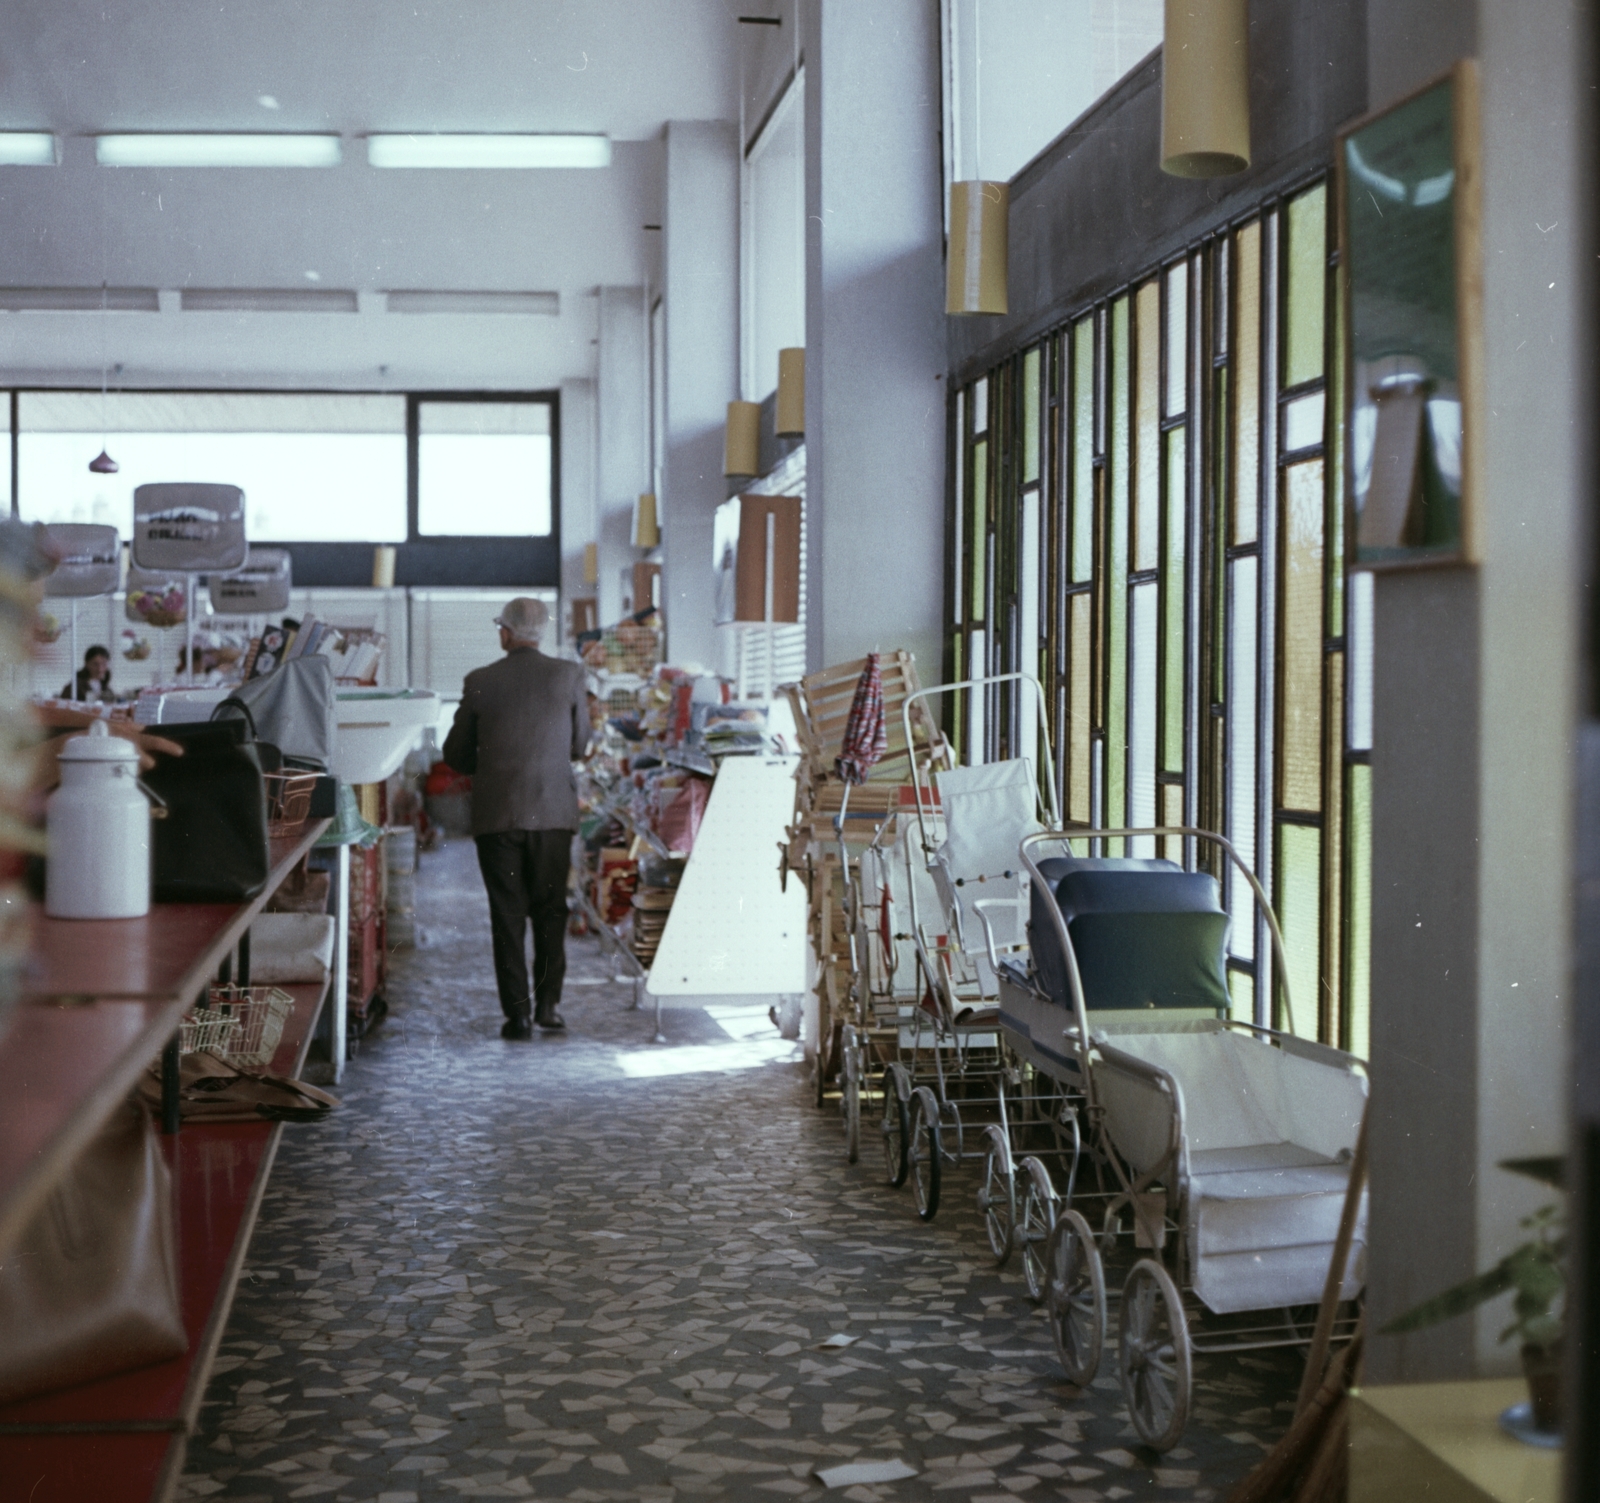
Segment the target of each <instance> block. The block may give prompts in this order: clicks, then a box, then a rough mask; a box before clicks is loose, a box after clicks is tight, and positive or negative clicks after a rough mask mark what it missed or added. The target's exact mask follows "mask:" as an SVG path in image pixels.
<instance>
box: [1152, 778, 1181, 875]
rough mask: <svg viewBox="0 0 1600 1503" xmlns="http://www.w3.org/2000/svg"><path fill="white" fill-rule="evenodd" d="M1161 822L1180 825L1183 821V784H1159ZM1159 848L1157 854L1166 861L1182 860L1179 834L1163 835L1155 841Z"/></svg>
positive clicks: (1168, 824)
mask: <svg viewBox="0 0 1600 1503" xmlns="http://www.w3.org/2000/svg"><path fill="white" fill-rule="evenodd" d="M1160 817H1161V823H1162V824H1164V825H1167V826H1173V825H1181V824H1182V823H1183V784H1182V783H1163V784H1162V785H1161V816H1160ZM1157 846H1158V847H1159V849H1158V850H1157V853H1156V854H1157V855H1159V856H1161V857H1162V859H1163V860H1166V861H1176V862H1179V863H1180V864H1181V863H1182V861H1183V837H1182V836H1181V835H1164V836H1162V838H1161V839H1160V840H1159V841H1158V842H1157Z"/></svg>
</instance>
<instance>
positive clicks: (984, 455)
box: [967, 440, 989, 621]
mask: <svg viewBox="0 0 1600 1503" xmlns="http://www.w3.org/2000/svg"><path fill="white" fill-rule="evenodd" d="M971 535H972V587H971V589H970V590H969V592H968V595H967V598H968V599H969V600H970V601H971V602H972V617H971V619H972V620H974V621H982V620H983V618H984V584H985V581H986V580H987V579H988V574H989V445H988V442H987V440H985V441H983V442H980V443H976V444H974V445H973V446H972V534H971Z"/></svg>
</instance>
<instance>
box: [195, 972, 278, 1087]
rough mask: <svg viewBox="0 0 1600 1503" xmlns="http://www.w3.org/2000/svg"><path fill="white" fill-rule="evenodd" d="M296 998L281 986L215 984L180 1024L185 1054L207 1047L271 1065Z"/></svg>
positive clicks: (243, 1061)
mask: <svg viewBox="0 0 1600 1503" xmlns="http://www.w3.org/2000/svg"><path fill="white" fill-rule="evenodd" d="M293 1011H294V998H293V997H291V996H290V995H289V994H288V992H286V991H284V990H283V989H282V988H281V987H277V986H213V987H212V988H211V989H210V990H209V991H208V992H207V994H206V1005H205V1006H204V1007H195V1008H191V1009H190V1011H189V1014H188V1016H187V1017H185V1018H184V1020H183V1022H182V1023H181V1024H180V1025H179V1028H178V1048H179V1050H180V1051H181V1052H183V1053H185V1054H192V1053H194V1052H195V1051H197V1050H201V1049H204V1050H206V1051H207V1052H208V1053H211V1054H215V1055H217V1056H218V1057H219V1058H221V1059H225V1060H228V1061H229V1062H230V1063H232V1064H236V1065H255V1066H257V1067H260V1066H263V1065H267V1064H270V1063H271V1062H272V1056H273V1055H274V1054H276V1053H277V1050H278V1045H279V1043H280V1042H281V1041H282V1039H283V1026H284V1024H285V1023H286V1022H287V1021H288V1019H289V1014H290V1013H291V1012H293Z"/></svg>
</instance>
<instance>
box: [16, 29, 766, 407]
mask: <svg viewBox="0 0 1600 1503" xmlns="http://www.w3.org/2000/svg"><path fill="white" fill-rule="evenodd" d="M769 8H771V7H770V6H769V5H768V4H763V3H761V0H756V3H751V0H744V3H743V4H742V5H740V4H736V3H732V0H474V3H471V4H462V3H454V4H444V3H438V0H238V3H237V4H236V5H228V4H225V3H218V0H211V3H198V0H137V3H125V4H122V5H118V6H109V5H102V4H98V3H97V4H90V3H86V0H10V3H9V4H8V6H7V10H8V25H7V46H6V48H5V49H4V51H3V52H0V128H3V129H12V130H26V129H32V130H39V129H50V130H53V131H55V132H56V133H58V134H59V135H60V136H61V137H62V138H63V140H62V161H61V163H60V165H59V166H56V167H0V287H34V288H43V287H48V288H62V287H79V288H81V287H93V288H98V287H99V286H100V284H101V282H102V281H105V282H107V283H109V284H110V285H111V286H113V287H134V288H145V289H150V288H154V289H158V290H160V291H162V292H164V293H166V294H168V295H167V296H164V297H163V298H162V299H161V304H162V311H161V312H159V313H124V314H115V315H112V316H109V317H103V316H102V315H100V314H99V313H62V312H56V313H41V312H28V313H16V314H0V380H3V381H11V382H24V381H36V382H43V383H49V384H57V383H61V384H72V383H77V382H89V383H90V384H98V380H99V376H100V367H101V362H102V358H104V359H105V361H106V362H107V363H109V364H110V365H112V366H115V365H117V364H121V365H122V367H123V371H122V373H121V375H120V377H118V378H117V379H118V380H119V382H120V384H124V385H162V384H194V385H229V386H232V385H327V386H336V387H362V388H373V387H393V388H408V387H409V388H413V389H415V388H418V387H459V386H473V387H483V388H519V387H520V388H534V387H545V386H550V385H554V384H557V383H558V382H559V381H560V380H562V379H564V378H567V377H580V376H587V375H590V374H592V371H593V366H594V345H593V340H594V338H595V333H596V329H595V324H596V319H595V300H594V297H593V292H594V289H595V288H596V287H598V286H601V285H638V284H640V283H642V282H644V281H646V280H648V279H650V278H651V276H652V267H653V261H654V255H655V242H656V240H657V238H658V237H657V236H656V235H655V233H654V232H653V231H649V230H646V229H645V228H644V226H645V225H647V224H659V223H660V220H661V205H662V203H663V201H664V196H663V193H662V186H663V185H662V172H663V165H664V161H665V153H664V150H663V148H662V145H661V142H660V136H661V131H662V127H663V125H664V123H665V122H667V121H668V120H675V119H676V120H694V119H731V118H735V117H736V115H737V111H738V100H737V82H738V48H739V45H740V38H739V32H740V30H741V28H740V27H739V25H738V23H737V16H738V14H740V13H741V11H742V12H744V13H747V14H748V13H760V12H762V11H764V10H767V9H769ZM108 130H291V131H337V132H339V133H340V134H342V135H343V136H345V138H346V139H345V141H344V162H343V164H342V165H341V166H339V167H336V168H329V169H300V170H263V169H251V170H245V169H235V170H231V171H230V170H212V169H187V170H155V169H133V168H120V169H111V168H102V167H98V166H97V165H96V164H95V162H94V158H93V143H92V141H90V140H89V139H88V136H89V135H90V134H92V133H94V132H96V131H108ZM436 130H438V131H558V132H560V131H583V132H604V133H605V134H607V135H609V136H610V137H611V138H612V139H613V141H614V142H615V143H617V144H616V146H615V149H614V152H613V160H612V165H611V166H610V167H608V168H603V169H598V170H567V171H560V170H545V171H525V172H510V171H507V172H499V171H488V172H485V171H455V172H449V171H433V172H427V171H420V172H419V171H379V170H376V169H373V168H369V167H368V166H367V165H366V159H365V151H364V149H363V146H362V143H361V141H360V140H359V139H358V138H359V137H360V136H361V135H363V134H365V133H367V132H369V131H436ZM186 287H187V288H191V289H193V288H227V287H233V288H238V287H244V288H322V289H344V290H350V291H355V292H357V293H359V294H361V297H360V308H361V311H360V312H357V313H248V314H238V313H195V312H184V311H180V309H179V308H178V299H177V298H176V297H175V296H173V295H172V294H173V293H175V292H176V291H177V290H179V289H183V288H186ZM413 288H426V289H440V290H466V291H485V290H495V291H539V292H555V293H557V294H559V298H560V313H559V315H558V316H555V317H550V316H540V315H534V316H529V315H484V314H454V313H449V314H416V315H400V314H394V313H386V312H384V311H383V308H384V302H383V299H382V298H381V297H379V296H374V294H380V293H382V292H385V291H388V290H390V289H413Z"/></svg>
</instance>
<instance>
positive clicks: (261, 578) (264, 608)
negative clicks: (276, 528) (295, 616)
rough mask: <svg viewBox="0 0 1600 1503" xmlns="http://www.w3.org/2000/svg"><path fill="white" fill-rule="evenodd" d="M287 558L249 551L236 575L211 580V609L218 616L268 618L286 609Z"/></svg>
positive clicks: (283, 553)
mask: <svg viewBox="0 0 1600 1503" xmlns="http://www.w3.org/2000/svg"><path fill="white" fill-rule="evenodd" d="M289 585H290V568H289V554H288V552H287V550H285V549H283V548H252V549H251V550H250V551H249V553H248V554H247V555H246V556H245V561H244V567H243V568H242V569H240V570H239V571H238V573H236V574H213V575H212V576H211V608H212V610H214V611H215V612H216V613H217V614H218V615H219V616H270V615H272V614H274V613H275V612H277V611H286V610H288V609H289Z"/></svg>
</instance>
